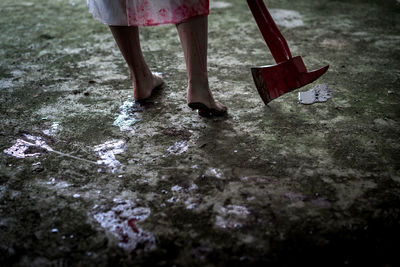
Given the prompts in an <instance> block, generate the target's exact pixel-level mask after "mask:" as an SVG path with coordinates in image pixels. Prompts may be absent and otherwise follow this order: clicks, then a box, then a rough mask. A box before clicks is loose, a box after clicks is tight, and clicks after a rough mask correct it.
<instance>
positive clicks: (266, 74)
mask: <svg viewBox="0 0 400 267" xmlns="http://www.w3.org/2000/svg"><path fill="white" fill-rule="evenodd" d="M247 4H248V5H249V7H250V10H251V12H252V14H253V16H254V18H255V20H256V22H257V25H258V28H259V29H260V31H261V34H262V36H263V37H264V40H265V42H266V43H267V45H268V47H269V50H271V54H272V56H273V57H274V59H275V61H276V65H273V66H260V67H254V68H251V72H252V74H253V79H254V83H255V84H256V87H257V90H258V93H259V94H260V96H261V99H262V100H263V101H264V103H265V104H268V103H269V102H270V101H271V100H273V99H275V98H277V97H279V96H281V95H283V94H285V93H288V92H290V91H293V90H294V89H297V88H300V87H302V86H304V85H306V84H309V83H312V82H313V81H315V80H316V79H318V78H319V77H320V76H322V75H323V74H324V73H325V72H326V71H327V70H328V68H329V66H325V67H322V68H320V69H317V70H314V71H307V68H306V66H305V65H304V62H303V59H302V58H301V57H300V56H297V57H292V54H291V53H290V49H289V46H288V44H287V42H286V40H285V38H284V37H283V35H282V33H281V32H280V31H279V29H278V27H277V26H276V24H275V22H274V20H273V19H272V17H271V14H270V13H269V11H268V9H267V7H266V6H265V4H264V1H263V0H247Z"/></svg>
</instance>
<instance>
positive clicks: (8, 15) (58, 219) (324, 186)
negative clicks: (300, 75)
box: [0, 0, 400, 266]
mask: <svg viewBox="0 0 400 267" xmlns="http://www.w3.org/2000/svg"><path fill="white" fill-rule="evenodd" d="M267 4H268V6H269V7H270V8H271V13H273V16H274V17H275V18H276V20H277V22H278V24H279V27H280V28H281V30H282V32H283V34H284V35H285V37H286V38H287V40H288V42H289V46H290V47H291V49H292V53H293V54H294V55H301V56H303V58H304V61H305V63H306V65H307V66H308V68H309V69H315V68H318V67H322V66H324V65H326V64H329V65H330V70H329V71H328V73H327V74H326V75H324V76H323V77H322V78H321V79H319V80H318V81H317V82H315V83H313V84H311V85H308V86H306V87H304V88H302V89H300V90H297V91H295V92H291V93H289V94H286V95H284V96H282V97H281V98H278V99H276V100H274V101H272V102H271V103H270V104H268V105H267V106H265V105H264V104H263V103H262V101H261V98H260V97H259V95H258V93H257V90H256V89H255V87H254V84H253V81H252V77H251V74H250V67H251V66H259V65H269V64H273V63H274V61H273V58H272V56H271V54H270V52H269V50H268V48H267V47H266V45H265V43H264V42H263V40H262V38H261V35H260V34H259V31H258V29H257V27H256V24H255V23H254V21H253V18H252V16H251V14H250V12H249V10H248V7H247V5H246V2H245V1H242V0H230V1H225V2H221V1H214V2H212V8H211V14H210V16H209V57H208V59H209V62H208V65H209V71H210V83H211V86H212V90H213V92H214V94H215V97H216V98H217V99H219V100H220V101H221V102H223V103H224V104H226V105H227V106H228V107H229V115H228V116H227V117H224V118H211V119H207V118H201V117H199V116H198V115H197V114H196V113H195V112H193V111H191V110H190V109H189V108H188V107H187V106H186V90H185V88H186V71H185V63H184V59H183V54H182V51H181V49H180V46H179V39H178V36H177V33H176V29H175V27H174V26H172V25H167V26H161V27H150V28H143V29H142V30H141V38H142V47H143V50H144V54H145V57H146V59H147V60H148V63H149V65H150V67H151V68H152V70H153V71H156V72H160V73H162V75H163V76H164V79H165V81H166V85H165V86H164V87H163V88H162V89H161V90H159V91H158V92H157V94H156V95H155V96H154V97H152V99H150V101H148V103H147V104H146V105H139V104H137V103H135V102H134V101H133V99H132V89H131V85H130V82H129V76H128V72H127V68H126V66H125V63H124V61H123V59H122V57H121V56H120V53H119V51H118V49H117V47H116V45H115V43H114V41H113V39H112V36H111V34H110V32H109V30H108V29H107V27H106V26H104V25H103V24H101V23H99V22H98V21H95V20H94V19H93V18H92V17H91V15H90V14H88V12H87V7H86V3H85V1H84V0H68V1H65V0H64V1H61V0H48V1H39V0H31V1H22V0H21V1H12V0H1V1H0V14H1V15H0V34H1V37H0V47H1V49H0V90H1V91H0V92H1V93H0V103H1V115H0V121H1V124H0V125H1V127H0V135H1V139H0V148H1V156H0V214H1V215H0V265H1V266H83V265H86V266H88V265H89V266H94V265H96V266H108V265H113V266H115V265H122V266H260V265H262V266H293V265H298V264H300V263H307V264H308V266H312V265H315V266H342V265H346V266H361V265H362V266H396V265H398V264H399V258H398V256H397V254H398V253H397V252H398V240H399V239H400V228H399V219H400V217H399V215H400V204H399V203H400V202H399V201H400V185H399V183H400V169H399V160H400V153H399V146H400V145H399V144H400V142H399V141H400V140H399V136H400V135H399V134H400V124H399V123H400V121H399V99H400V93H399V90H398V89H399V79H400V64H399V63H400V62H399V59H400V58H399V57H400V34H399V33H400V15H399V14H400V4H399V1H397V0H384V1H373V0H363V1H361V0H346V1H339V0H337V1H331V0H320V1H312V0H301V1H289V0H280V1H278V0H271V1H267ZM315 85H327V86H328V87H329V90H331V91H332V98H331V99H329V100H328V101H327V102H324V103H315V104H313V105H302V104H300V103H298V91H307V90H310V89H312V88H313V87H314V86H315Z"/></svg>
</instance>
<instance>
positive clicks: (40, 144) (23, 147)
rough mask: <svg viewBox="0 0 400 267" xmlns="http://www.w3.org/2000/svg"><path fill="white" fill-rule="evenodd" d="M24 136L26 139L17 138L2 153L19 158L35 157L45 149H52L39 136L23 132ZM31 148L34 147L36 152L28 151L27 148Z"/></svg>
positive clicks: (45, 150)
mask: <svg viewBox="0 0 400 267" xmlns="http://www.w3.org/2000/svg"><path fill="white" fill-rule="evenodd" d="M24 137H25V138H26V140H24V139H17V141H16V142H15V144H14V145H13V146H12V147H10V148H7V149H5V150H4V153H6V154H7V155H10V156H13V157H16V158H19V159H24V158H28V157H37V156H39V155H41V154H42V153H44V152H47V151H53V149H52V148H51V147H50V146H49V145H47V144H46V142H45V141H44V140H43V139H42V138H41V137H39V136H33V135H30V134H24ZM31 148H35V149H36V150H37V152H35V153H29V149H31Z"/></svg>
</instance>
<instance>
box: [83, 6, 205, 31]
mask: <svg viewBox="0 0 400 267" xmlns="http://www.w3.org/2000/svg"><path fill="white" fill-rule="evenodd" d="M87 3H88V7H89V12H90V13H91V14H92V15H93V17H94V18H96V19H98V20H100V21H101V22H103V23H104V24H107V25H114V26H153V25H159V24H167V23H172V24H177V23H180V22H183V21H185V20H187V19H189V18H191V17H194V16H205V15H208V13H209V0H87Z"/></svg>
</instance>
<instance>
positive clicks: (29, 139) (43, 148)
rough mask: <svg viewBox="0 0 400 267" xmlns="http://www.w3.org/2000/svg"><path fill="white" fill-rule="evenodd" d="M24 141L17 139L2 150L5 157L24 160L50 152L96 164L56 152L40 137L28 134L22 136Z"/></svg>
mask: <svg viewBox="0 0 400 267" xmlns="http://www.w3.org/2000/svg"><path fill="white" fill-rule="evenodd" d="M24 137H25V139H17V141H16V142H15V144H14V145H13V146H12V147H10V148H7V149H4V150H3V152H4V153H6V154H7V155H10V156H13V157H16V158H20V159H24V158H28V157H38V156H39V155H41V154H43V153H45V152H52V153H56V154H58V155H60V156H63V157H68V158H72V159H77V160H81V161H85V162H87V163H92V164H97V163H96V162H94V161H90V160H87V159H83V158H80V157H76V156H73V155H70V154H66V153H63V152H60V151H57V150H54V149H52V148H51V147H50V146H49V145H48V144H46V141H44V140H43V138H42V137H40V136H34V135H30V134H24ZM30 150H34V151H35V152H34V153H30Z"/></svg>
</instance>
